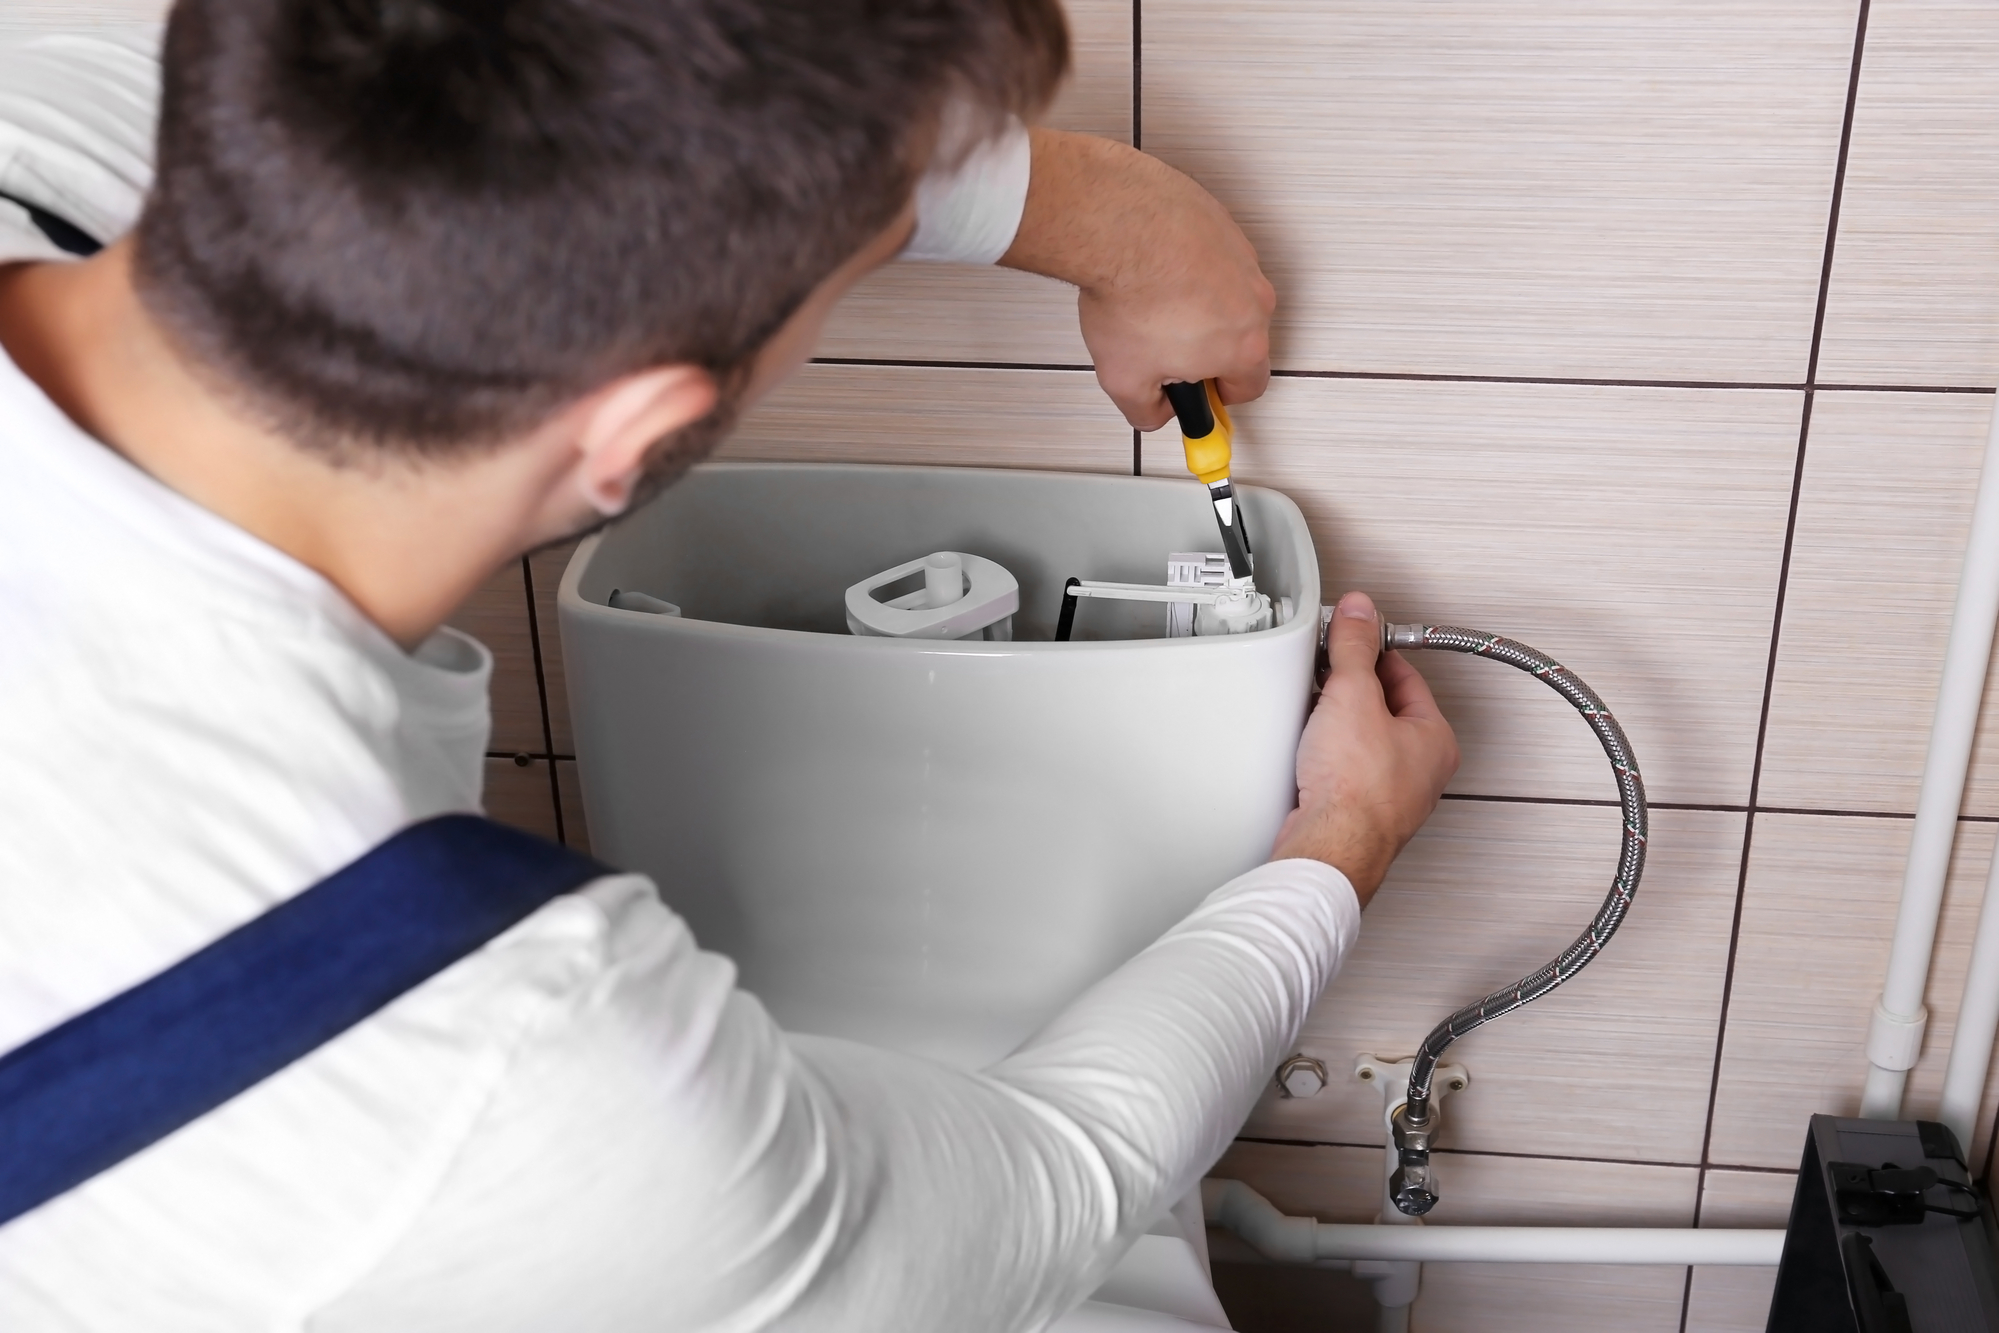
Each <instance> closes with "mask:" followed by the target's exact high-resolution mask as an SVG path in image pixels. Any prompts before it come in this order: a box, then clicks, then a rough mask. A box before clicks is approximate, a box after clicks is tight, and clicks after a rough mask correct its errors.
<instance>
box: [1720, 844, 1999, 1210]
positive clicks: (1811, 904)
mask: <svg viewBox="0 0 1999 1333" xmlns="http://www.w3.org/2000/svg"><path fill="white" fill-rule="evenodd" d="M1910 828H1911V822H1910V821H1909V820H1906V819H1872V818H1864V817H1858V816H1847V817H1840V816H1831V815H1758V816H1757V817H1756V827H1755V830H1754V833H1753V835H1752V837H1751V839H1750V851H1749V878H1748V884H1747V888H1746V892H1745V895H1744V898H1743V907H1742V931H1741V938H1740V941H1739V943H1738V944H1737V947H1736V955H1735V985H1734V989H1733V992H1732V994H1731V996H1730V999H1729V1009H1728V1030H1727V1035H1726V1038H1725V1040H1724V1042H1723V1047H1722V1060H1721V1079H1720V1084H1719V1087H1718V1089H1717V1096H1716V1099H1715V1112H1714V1117H1715V1119H1714V1138H1713V1142H1712V1144H1711V1147H1710V1149H1709V1160H1710V1161H1714V1162H1718V1163H1723V1164H1730V1165H1744V1166H1766V1167H1777V1168H1780V1169H1785V1170H1794V1169H1796V1167H1797V1162H1798V1155H1799V1154H1800V1153H1801V1152H1802V1151H1803V1150H1804V1141H1805V1125H1806V1121H1807V1119H1808V1118H1809V1117H1810V1116H1811V1115H1812V1114H1813V1113H1815V1112H1822V1113H1826V1114H1831V1115H1848V1116H1850V1115H1858V1114H1859V1109H1860V1088H1861V1084H1862V1083H1863V1082H1864V1081H1865V1074H1866V1070H1867V1057H1866V1053H1865V1051H1866V1040H1867V1021H1868V1015H1869V1014H1870V1013H1871V1012H1872V1011H1873V1007H1874V1000H1875V998H1876V996H1878V995H1879V994H1880V990H1881V976H1882V971H1883V969H1884V968H1885V967H1886V966H1887V962H1888V944H1889V940H1890V938H1891V937H1892V935H1893V933H1894V926H1895V909H1896V905H1897V903H1898V901H1899V900H1900V897H1901V884H1902V861H1903V857H1904V856H1905V855H1906V854H1907V849H1908V842H1909V830H1910ZM1992 847H1993V826H1992V825H1990V824H1964V825H1960V827H1959V832H1958V842H1957V857H1956V860H1955V863H1954V864H1953V865H1952V867H1951V875H1950V880H1949V884H1948V887H1947V890H1946V892H1945V897H1944V912H1943V920H1942V922H1941V924H1940V925H1939V928H1938V932H1937V950H1936V957H1935V962H1934V964H1933V965H1932V967H1931V969H1930V985H1929V991H1928V993H1927V996H1926V998H1925V1003H1926V1004H1927V1005H1928V1007H1929V1011H1930V1021H1929V1030H1928V1034H1927V1037H1926V1039H1925V1040H1924V1043H1923V1055H1922V1059H1921V1061H1920V1062H1919V1063H1918V1064H1917V1065H1916V1067H1915V1069H1914V1070H1913V1071H1911V1073H1910V1078H1909V1097H1908V1100H1907V1101H1906V1102H1905V1103H1904V1107H1903V1109H1904V1113H1905V1114H1908V1115H1911V1116H1921V1117H1926V1118H1934V1116H1935V1115H1936V1107H1937V1095H1938V1092H1939V1089H1940V1088H1941V1086H1942V1083H1943V1069H1944V1065H1945V1063H1946V1062H1947V1061H1948V1060H1949V1058H1950V1038H1951V1030H1952V1027H1953V1025H1954V1020H1955V1017H1956V1013H1957V1003H1958V998H1959V996H1960V993H1961V991H1962V989H1963V985H1964V967H1965V961H1966V958H1967V956H1968V954H1969V953H1970V949H1971V935H1972V931H1973V929H1974V928H1975V926H1976V925H1977V919H1978V905H1979V900H1980V898H1981V897H1982V896H1983V891H1984V882H1985V869H1986V866H1987V864H1988V863H1989V862H1990V860H1991V857H1992ZM1995 1088H1999V1070H1995V1077H1994V1078H1993V1079H1990V1080H1988V1082H1987V1085H1986V1091H1985V1098H1984V1104H1983V1106H1982V1108H1981V1109H1980V1111H1979V1116H1978V1124H1979V1125H1980V1126H1981V1129H1980V1132H1979V1133H1978V1134H1977V1135H1975V1136H1974V1137H1975V1140H1976V1141H1975V1142H1972V1143H1967V1144H1966V1145H1964V1146H1965V1149H1966V1151H1967V1152H1969V1153H1970V1154H1971V1156H1972V1158H1973V1165H1974V1169H1976V1167H1977V1164H1978V1163H1979V1162H1982V1161H1983V1160H1984V1155H1985V1147H1986V1139H1987V1134H1988V1133H1989V1126H1990V1125H1991V1124H1992V1117H1993V1111H1994V1106H1995V1099H1994V1092H1995Z"/></svg>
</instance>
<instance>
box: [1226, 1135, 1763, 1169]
mask: <svg viewBox="0 0 1999 1333" xmlns="http://www.w3.org/2000/svg"><path fill="white" fill-rule="evenodd" d="M1236 1142H1238V1143H1262V1144H1268V1145H1269V1146H1271V1147H1274V1148H1352V1149H1353V1150H1354V1151H1356V1152H1374V1153H1378V1152H1380V1151H1381V1145H1380V1144H1379V1143H1349V1142H1348V1141H1347V1140H1345V1139H1283V1138H1274V1137H1272V1136H1270V1135H1251V1134H1242V1135H1238V1136H1237V1137H1236ZM1432 1151H1433V1152H1435V1153H1436V1154H1437V1155H1438V1156H1444V1157H1503V1158H1506V1159H1508V1160H1512V1161H1521V1162H1593V1163H1596V1164H1597V1165H1600V1166H1656V1167H1660V1168H1662V1169H1665V1170H1669V1171H1698V1170H1700V1169H1701V1164H1700V1163H1699V1162H1674V1161H1663V1162H1662V1161H1654V1160H1652V1159H1649V1158H1643V1157H1579V1156H1575V1155H1572V1154H1569V1153H1545V1152H1503V1151H1500V1150H1498V1149H1491V1148H1435V1149H1432ZM1711 1167H1712V1169H1713V1170H1716V1171H1733V1172H1736V1173H1739V1174H1741V1175H1757V1176H1795V1175H1796V1174H1798V1172H1797V1168H1795V1167H1789V1166H1749V1165H1746V1164H1744V1163H1740V1162H1715V1163H1712V1164H1711Z"/></svg>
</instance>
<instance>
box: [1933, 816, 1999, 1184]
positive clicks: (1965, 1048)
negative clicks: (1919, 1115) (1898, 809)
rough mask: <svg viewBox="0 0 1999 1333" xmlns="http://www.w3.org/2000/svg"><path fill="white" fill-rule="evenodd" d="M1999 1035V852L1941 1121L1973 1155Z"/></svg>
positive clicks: (1989, 878)
mask: <svg viewBox="0 0 1999 1333" xmlns="http://www.w3.org/2000/svg"><path fill="white" fill-rule="evenodd" d="M1995 1035H1999V850H1995V852H1994V854H1993V857H1992V866H1991V868H1990V869H1989V870H1988V871H1987V872H1986V875H1985V902H1984V905H1983V906H1981V907H1980V908H1979V909H1978V934H1977V936H1976V937H1974V938H1973V940H1972V942H1971V965H1970V967H1969V968H1968V969H1967V970H1966V971H1965V974H1964V998H1963V999H1962V1000H1960V1001H1959V1002H1958V1006H1957V1025H1956V1027H1955V1028H1954V1029H1952V1032H1951V1038H1950V1065H1949V1067H1948V1068H1946V1069H1945V1070H1944V1075H1943V1102H1942V1104H1941V1105H1940V1106H1939V1107H1938V1108H1937V1119H1939V1120H1941V1121H1943V1122H1944V1123H1945V1124H1946V1125H1949V1126H1950V1132H1951V1133H1953V1134H1955V1135H1957V1142H1958V1146H1959V1147H1961V1148H1963V1149H1964V1151H1965V1153H1966V1154H1967V1156H1968V1155H1969V1154H1970V1153H1971V1152H1972V1151H1973V1144H1972V1137H1973V1134H1974V1132H1975V1131H1976V1129H1977V1121H1978V1103H1979V1102H1981V1101H1982V1100H1984V1097H1985V1074H1986V1071H1987V1070H1988V1069H1990V1068H1991V1065H1992V1040H1993V1037H1994V1036H1995Z"/></svg>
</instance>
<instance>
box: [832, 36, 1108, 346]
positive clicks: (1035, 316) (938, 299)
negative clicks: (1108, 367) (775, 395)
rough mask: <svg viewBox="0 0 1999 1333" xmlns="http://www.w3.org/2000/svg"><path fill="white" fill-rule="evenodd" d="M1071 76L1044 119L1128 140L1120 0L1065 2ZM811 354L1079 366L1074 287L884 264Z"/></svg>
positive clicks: (970, 269) (972, 270) (951, 267)
mask: <svg viewBox="0 0 1999 1333" xmlns="http://www.w3.org/2000/svg"><path fill="white" fill-rule="evenodd" d="M1068 8H1069V27H1070V36H1071V38H1072V40H1073V42H1074V49H1075V74H1074V76H1073V77H1072V78H1071V80H1070V82H1069V85H1068V86H1067V87H1066V88H1064V89H1063V91H1062V95H1061V96H1060V97H1058V98H1057V99H1056V102H1055V105H1054V106H1053V107H1051V108H1050V109H1049V114H1048V117H1047V123H1048V124H1049V125H1052V126H1054V127H1055V128H1057V129H1064V130H1079V131H1082V132H1084V133H1087V134H1100V135H1103V136H1104V137H1106V138H1110V139H1118V140H1121V141H1123V142H1126V143H1129V142H1130V141H1131V24H1132V10H1133V6H1132V4H1131V3H1130V0H1071V3H1070V4H1069V6H1068ZM819 354H820V355H821V356H832V357H861V358H869V357H874V358H889V359H894V360H905V359H907V360H921V361H1024V362H1029V363H1033V364H1042V365H1088V364H1089V362H1090V353H1089V349H1087V348H1086V347H1084V346H1083V339H1082V335H1081V334H1080V333H1078V332H1077V330H1076V289H1075V288H1073V287H1071V286H1069V285H1068V284H1066V283H1060V282H1055V281H1052V280H1050V279H1047V278H1040V277H1036V276H1034V275H1033V274H1030V273H1016V272H1014V271H1012V270H1010V269H1001V268H983V267H974V266H970V265H964V264H889V265H885V266H884V267H883V268H881V269H880V270H878V271H877V272H875V273H874V274H873V275H871V276H870V277H868V278H866V279H864V280H863V281H862V282H861V283H860V285H859V286H857V287H856V288H855V289H854V291H853V292H852V293H851V294H849V295H848V297H847V298H846V299H845V300H844V301H842V302H841V303H840V305H839V308H838V309H837V310H836V311H835V312H834V314H833V318H832V319H831V320H830V321H829V322H828V324H827V326H826V335H825V337H824V338H823V339H822V340H821V341H820V345H819Z"/></svg>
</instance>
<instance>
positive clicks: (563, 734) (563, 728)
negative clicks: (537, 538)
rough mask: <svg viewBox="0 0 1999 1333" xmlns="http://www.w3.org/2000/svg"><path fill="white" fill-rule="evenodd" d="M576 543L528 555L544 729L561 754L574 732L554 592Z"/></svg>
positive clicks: (568, 750)
mask: <svg viewBox="0 0 1999 1333" xmlns="http://www.w3.org/2000/svg"><path fill="white" fill-rule="evenodd" d="M577 545H578V543H576V542H564V543H563V544H562V545H560V546H552V547H550V548H548V549H547V550H545V551H536V552H535V553H534V554H533V555H531V556H529V557H528V566H529V570H530V572H531V573H532V575H533V577H534V614H535V628H536V630H537V631H539V633H540V636H541V675H542V680H543V681H544V682H545V683H546V687H547V691H548V730H549V734H550V735H551V736H552V737H554V745H555V753H556V754H565V755H573V754H575V753H576V733H575V732H574V731H572V730H571V729H570V726H569V677H568V675H567V673H566V672H565V671H564V670H563V665H562V622H561V621H560V620H559V619H558V618H557V616H556V611H555V595H556V593H557V592H558V591H560V590H561V588H562V571H563V570H565V569H567V568H569V560H570V557H571V556H573V555H575V554H576V547H577Z"/></svg>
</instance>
